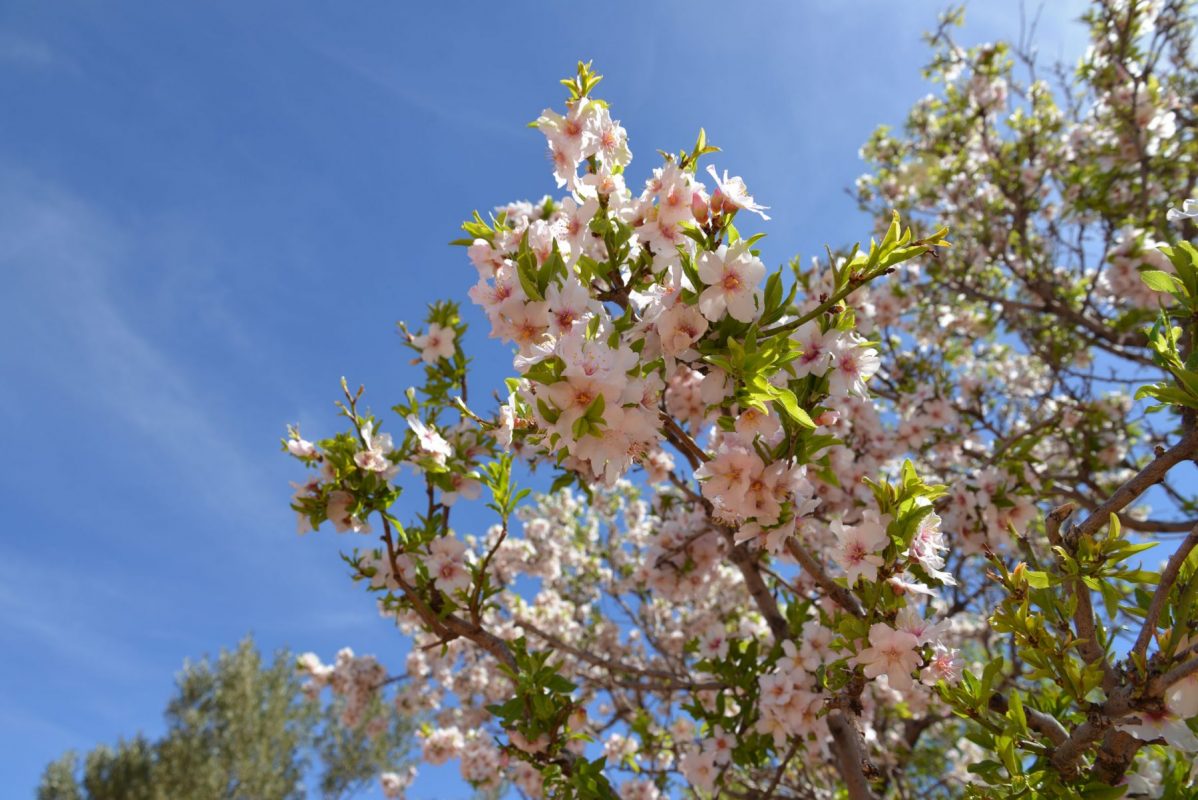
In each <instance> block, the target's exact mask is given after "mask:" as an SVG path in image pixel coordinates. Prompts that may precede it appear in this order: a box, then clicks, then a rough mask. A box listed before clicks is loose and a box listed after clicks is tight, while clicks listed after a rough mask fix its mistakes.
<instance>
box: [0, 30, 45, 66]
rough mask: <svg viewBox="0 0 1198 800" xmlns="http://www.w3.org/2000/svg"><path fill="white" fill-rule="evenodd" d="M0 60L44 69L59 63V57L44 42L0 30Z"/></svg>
mask: <svg viewBox="0 0 1198 800" xmlns="http://www.w3.org/2000/svg"><path fill="white" fill-rule="evenodd" d="M0 62H7V63H9V64H16V65H17V66H21V67H31V68H37V69H45V68H47V67H52V66H55V65H56V64H58V63H60V59H59V58H58V56H57V54H55V52H54V51H53V50H52V49H51V48H50V46H49V45H47V44H46V43H45V42H40V41H37V40H35V39H26V38H24V37H21V36H17V35H16V34H14V33H11V32H0Z"/></svg>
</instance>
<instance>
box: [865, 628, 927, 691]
mask: <svg viewBox="0 0 1198 800" xmlns="http://www.w3.org/2000/svg"><path fill="white" fill-rule="evenodd" d="M869 644H870V646H869V647H867V648H865V649H864V650H862V651H861V652H860V653H858V654H857V656H856V657H855V659H854V660H855V661H856V663H857V664H859V665H861V666H863V667H865V676H866V677H867V678H876V677H878V676H879V675H885V676H886V678H887V680H888V682H889V683H890V686H891V688H893V689H896V690H897V691H900V692H907V691H910V690H911V688H912V686H913V685H914V684H913V682H912V680H911V673H912V672H913V671H914V670H915V668H916V667H918V666H919V662H920V656H919V652H918V651H917V650H916V647H917V646H918V642H917V640H916V638H915V636H914V635H913V634H910V633H907V632H906V631H899V630H895V629H894V628H892V627H890V626H889V625H886V624H884V623H881V622H875V623H874V624H873V625H871V626H870V629H869Z"/></svg>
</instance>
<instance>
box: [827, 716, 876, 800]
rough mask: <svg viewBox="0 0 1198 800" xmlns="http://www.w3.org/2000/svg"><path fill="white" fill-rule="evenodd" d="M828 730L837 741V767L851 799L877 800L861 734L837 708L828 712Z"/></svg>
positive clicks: (833, 739) (835, 741) (834, 740)
mask: <svg viewBox="0 0 1198 800" xmlns="http://www.w3.org/2000/svg"><path fill="white" fill-rule="evenodd" d="M828 731H829V732H831V734H832V741H833V742H834V743H835V748H834V750H835V751H836V761H837V768H838V769H839V770H840V776H841V777H842V778H844V785H845V789H847V790H848V793H849V800H876V795H874V791H873V789H872V788H870V785H869V778H868V777H867V776H866V774H865V771H866V769H867V768H869V762H868V761H866V759H865V752H864V750H863V748H862V744H861V735H860V734H859V733H858V732H857V729H856V728H854V727H853V723H851V722H849V720H848V718H847V717H845V715H844V712H842V711H839V710H835V711H832V712H831V713H830V714H828Z"/></svg>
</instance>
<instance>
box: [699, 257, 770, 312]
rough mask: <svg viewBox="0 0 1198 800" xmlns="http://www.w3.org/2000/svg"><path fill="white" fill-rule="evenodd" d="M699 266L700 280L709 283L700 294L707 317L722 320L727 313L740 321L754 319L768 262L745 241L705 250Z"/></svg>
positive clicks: (701, 303)
mask: <svg viewBox="0 0 1198 800" xmlns="http://www.w3.org/2000/svg"><path fill="white" fill-rule="evenodd" d="M696 266H697V267H698V271H699V280H701V281H703V283H704V284H705V285H706V286H707V288H706V289H704V290H703V293H702V294H701V295H699V310H700V311H702V312H703V316H705V317H707V318H708V319H709V320H711V321H712V322H719V321H720V319H721V318H723V316H724V314H725V312H727V313H728V314H729V315H730V316H731V317H732V318H733V319H735V320H737V321H739V322H752V321H753V319H754V317H756V316H757V303H758V302H759V301H760V298H761V290H760V289H759V288H758V284H760V283H761V279H762V278H764V277H765V265H764V264H762V263H761V261H760V260H759V259H758V258H757V256H755V255H753V254H752V253H750V252H749V248H748V246H747V245H746V244H745V243H744V242H743V241H740V242H737V243H736V244H734V245H731V246H728V245H726V244H724V245H720V246H719V248H718V249H717V250H716V251H715V252H714V253H711V252H704V253H703V254H702V255H701V256H699V259H698V263H697V265H696Z"/></svg>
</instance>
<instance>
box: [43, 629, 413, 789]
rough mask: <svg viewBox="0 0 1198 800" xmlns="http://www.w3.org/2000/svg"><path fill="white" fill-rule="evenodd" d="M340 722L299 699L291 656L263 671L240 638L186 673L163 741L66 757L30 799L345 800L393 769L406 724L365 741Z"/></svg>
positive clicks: (325, 708) (332, 709)
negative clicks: (315, 796) (312, 791)
mask: <svg viewBox="0 0 1198 800" xmlns="http://www.w3.org/2000/svg"><path fill="white" fill-rule="evenodd" d="M374 711H376V712H382V711H385V710H384V709H381V708H376V709H374ZM338 713H339V708H338V706H337V704H336V703H334V704H327V705H322V704H321V703H320V702H318V701H313V700H309V699H308V698H306V697H305V696H304V694H303V692H302V691H301V678H300V676H299V675H298V674H297V672H296V670H295V657H294V655H292V654H290V653H287V652H279V653H277V654H276V655H275V658H274V661H273V662H272V663H270V664H266V663H265V662H264V660H263V658H262V656H261V654H260V653H259V652H258V650H257V648H256V647H255V646H254V643H253V641H252V640H251V639H249V638H247V639H245V640H244V641H242V642H241V643H240V644H239V645H238V647H237V649H236V650H233V651H222V652H221V654H220V656H219V657H218V658H217V659H216V660H215V661H212V660H209V659H207V658H205V659H204V660H201V661H199V662H197V663H185V664H184V666H183V671H182V672H181V673H180V674H179V677H178V681H177V688H176V691H175V695H174V696H173V697H172V698H171V699H170V701H169V702H168V703H167V707H166V712H165V717H166V723H167V732H166V734H165V735H164V736H163V737H162V738H161V739H159V740H157V741H150V740H148V739H146V738H145V737H144V736H141V735H138V736H136V737H135V738H133V739H131V740H121V741H120V742H118V743H117V745H116V747H115V748H114V747H110V746H107V745H100V746H99V747H97V748H96V749H95V750H92V751H91V752H90V753H88V754H87V755H86V756H84V757H83V758H82V759H80V758H79V757H78V756H77V755H76V754H75V753H74V752H68V753H66V754H64V755H63V756H62V757H61V758H59V759H58V760H57V761H54V762H52V763H51V764H50V765H48V766H47V767H46V770H45V772H44V773H43V774H42V781H41V785H40V786H39V787H38V792H37V798H38V800H225V798H228V799H229V800H301V799H302V798H305V797H307V796H308V792H307V787H308V786H309V785H313V786H317V787H319V795H320V796H321V797H323V798H326V800H334V799H335V798H343V797H348V796H350V795H352V794H354V793H355V792H357V791H359V790H360V789H362V788H363V786H364V785H366V784H367V783H369V782H370V781H372V780H374V778H375V776H376V775H377V774H378V773H379V772H382V771H384V770H386V769H389V768H394V767H396V766H398V765H399V763H400V762H401V761H402V760H403V758H404V755H405V752H406V750H407V743H408V741H409V740H410V733H411V725H410V724H409V722H408V721H407V720H404V719H399V718H395V719H393V720H391V721H390V723H389V725H388V726H387V729H386V732H385V733H383V734H382V735H380V736H378V737H376V738H374V739H372V738H371V737H369V736H367V735H366V733H365V732H364V731H363V730H362V729H360V728H359V729H350V728H347V727H345V726H343V725H341V724H340V723H339V722H338V721H337V715H338ZM388 713H390V712H388ZM392 716H394V715H392ZM369 718H371V717H370V716H367V719H369Z"/></svg>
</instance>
